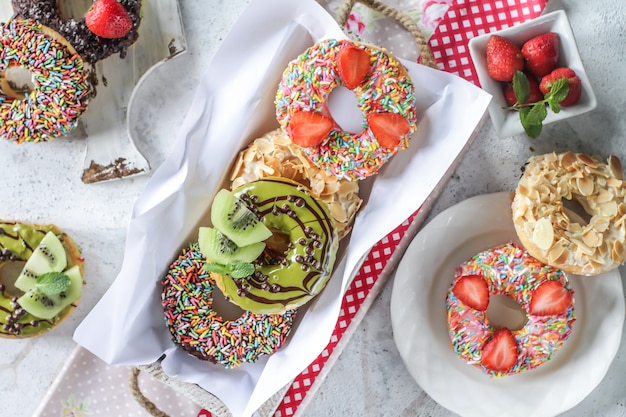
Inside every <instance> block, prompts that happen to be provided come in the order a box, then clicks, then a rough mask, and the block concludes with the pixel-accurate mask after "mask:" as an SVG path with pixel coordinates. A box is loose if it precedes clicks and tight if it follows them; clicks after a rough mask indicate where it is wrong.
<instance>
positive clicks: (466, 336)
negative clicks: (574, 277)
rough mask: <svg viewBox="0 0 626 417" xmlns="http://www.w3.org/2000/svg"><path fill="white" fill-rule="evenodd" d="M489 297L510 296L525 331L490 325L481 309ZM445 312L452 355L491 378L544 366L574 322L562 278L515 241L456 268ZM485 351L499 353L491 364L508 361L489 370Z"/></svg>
mask: <svg viewBox="0 0 626 417" xmlns="http://www.w3.org/2000/svg"><path fill="white" fill-rule="evenodd" d="M492 294H501V295H506V296H509V297H511V298H512V299H514V300H515V301H516V302H517V303H518V304H519V305H520V306H521V307H522V309H523V310H524V312H525V313H526V315H527V319H528V320H527V322H526V324H525V325H524V327H522V328H521V329H518V330H509V329H507V328H506V327H503V328H497V327H496V326H494V325H493V324H492V323H491V322H490V320H489V318H488V317H487V314H486V309H487V305H488V303H489V297H490V295H492ZM446 308H447V311H448V332H449V335H450V340H451V345H452V348H453V349H454V351H455V352H456V353H457V355H459V356H460V357H461V358H463V359H465V360H466V361H467V362H468V363H469V364H471V365H474V366H476V367H478V368H480V369H482V370H483V371H484V372H485V373H486V374H488V375H491V376H495V377H501V376H504V375H511V374H516V373H519V372H522V371H526V370H530V369H533V368H536V367H537V366H539V365H541V364H543V363H545V362H547V361H548V360H549V359H550V358H551V357H552V355H553V354H554V353H555V352H556V351H557V350H558V349H559V348H561V346H562V345H563V343H564V342H565V341H566V340H567V339H568V337H569V335H570V333H571V331H572V324H573V323H574V321H575V317H574V299H573V291H572V290H571V289H570V287H569V283H568V280H567V277H566V276H565V274H564V273H563V272H562V271H561V270H558V269H555V268H553V267H550V266H547V265H544V264H542V263H541V262H539V261H537V260H536V259H535V258H533V257H532V256H530V255H528V253H527V252H526V251H525V250H524V249H523V248H522V247H520V246H518V245H517V244H514V243H508V244H504V245H500V246H497V247H495V248H492V249H489V250H486V251H484V252H480V253H479V254H477V255H475V256H474V257H472V258H471V259H469V260H468V261H466V262H465V263H463V264H461V265H460V266H459V267H458V268H457V270H456V273H455V278H454V282H453V283H452V285H451V287H450V290H449V291H448V295H447V297H446ZM511 336H512V337H511ZM507 337H508V338H507ZM496 342H497V343H496ZM490 345H491V346H490ZM488 351H490V353H491V352H496V353H497V354H500V356H498V355H497V354H496V355H494V356H498V358H497V360H496V361H499V360H501V361H502V362H507V361H508V359H510V362H509V363H508V364H507V365H505V366H504V367H494V366H492V363H493V362H494V360H493V358H488ZM507 355H508V356H509V357H510V358H507Z"/></svg>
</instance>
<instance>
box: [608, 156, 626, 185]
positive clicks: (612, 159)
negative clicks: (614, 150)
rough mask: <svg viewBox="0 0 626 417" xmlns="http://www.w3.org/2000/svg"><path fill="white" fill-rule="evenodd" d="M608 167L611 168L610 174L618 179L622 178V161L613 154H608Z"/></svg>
mask: <svg viewBox="0 0 626 417" xmlns="http://www.w3.org/2000/svg"><path fill="white" fill-rule="evenodd" d="M608 162H609V169H610V170H611V175H613V177H615V178H617V179H618V180H623V179H624V170H623V169H622V162H621V161H620V160H619V158H618V157H617V156H615V155H610V156H609V161H608Z"/></svg>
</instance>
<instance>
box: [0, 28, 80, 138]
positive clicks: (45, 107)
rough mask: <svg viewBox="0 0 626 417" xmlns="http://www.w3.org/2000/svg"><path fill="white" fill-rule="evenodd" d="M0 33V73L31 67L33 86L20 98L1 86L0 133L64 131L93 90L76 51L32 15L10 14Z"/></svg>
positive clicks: (52, 134)
mask: <svg viewBox="0 0 626 417" xmlns="http://www.w3.org/2000/svg"><path fill="white" fill-rule="evenodd" d="M1 36H2V38H1V39H0V48H1V49H0V77H2V76H4V72H5V71H6V70H7V69H8V68H9V67H21V68H24V69H26V70H28V71H29V72H30V73H31V75H32V83H33V86H34V88H33V90H32V91H31V92H30V93H28V95H27V96H26V97H24V98H23V99H17V98H15V97H10V96H8V95H7V94H6V92H0V136H3V137H4V138H6V139H7V140H10V141H13V142H16V143H23V142H44V141H48V140H50V139H53V138H56V137H59V136H63V135H65V134H67V133H69V132H70V131H71V130H72V129H74V128H75V127H76V125H77V123H78V118H79V117H80V116H81V114H82V113H83V112H84V111H85V110H86V109H87V103H88V101H89V98H90V97H91V94H92V88H91V84H90V82H89V80H88V73H87V71H86V70H85V69H84V67H83V60H82V59H81V57H80V56H79V55H78V54H76V53H73V52H71V51H70V49H69V48H68V47H67V46H66V45H65V44H63V43H62V42H61V41H59V40H58V39H55V38H54V37H52V36H50V35H48V34H46V33H44V31H43V27H42V25H40V24H38V23H37V22H35V21H33V20H11V21H10V22H9V23H7V24H6V25H3V26H2V33H1Z"/></svg>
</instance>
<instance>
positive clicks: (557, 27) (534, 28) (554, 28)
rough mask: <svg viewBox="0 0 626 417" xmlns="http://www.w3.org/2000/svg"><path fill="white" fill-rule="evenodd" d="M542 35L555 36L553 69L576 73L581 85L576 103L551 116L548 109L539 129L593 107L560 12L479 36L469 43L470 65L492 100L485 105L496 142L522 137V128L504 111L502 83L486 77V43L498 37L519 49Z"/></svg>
mask: <svg viewBox="0 0 626 417" xmlns="http://www.w3.org/2000/svg"><path fill="white" fill-rule="evenodd" d="M546 32H555V33H557V34H558V35H559V41H560V51H559V60H558V62H557V67H569V68H571V69H572V70H574V72H576V75H578V77H579V78H580V81H581V84H582V94H581V97H580V100H579V101H578V103H576V104H574V105H573V106H568V107H561V111H560V112H559V113H554V112H552V111H551V110H550V109H548V116H547V117H546V119H545V120H544V121H543V125H544V126H545V125H546V124H549V123H554V122H557V121H560V120H565V119H567V118H570V117H574V116H578V115H579V114H583V113H586V112H588V111H591V110H593V109H594V108H596V106H597V101H596V96H595V95H594V93H593V90H592V88H591V84H590V83H589V79H588V78H587V74H586V72H585V69H584V68H583V64H582V61H581V60H580V55H579V53H578V47H577V46H576V39H575V38H574V34H573V33H572V28H571V26H570V23H569V19H568V18H567V15H566V14H565V12H564V11H563V10H557V11H554V12H551V13H548V14H545V15H543V16H540V17H538V18H536V19H533V20H529V21H527V22H524V23H521V24H519V25H516V26H513V27H510V28H506V29H502V30H499V31H495V32H491V33H486V34H484V35H479V36H476V37H474V38H472V39H470V41H469V49H470V55H471V57H472V60H473V61H474V67H475V68H476V72H477V74H478V79H479V81H480V84H481V87H482V89H483V90H485V91H487V92H488V93H489V94H491V95H492V96H493V99H492V100H491V103H490V104H489V116H490V117H491V120H492V122H493V125H494V127H495V129H496V132H497V134H498V136H499V137H500V138H506V137H509V136H513V135H519V134H522V133H524V128H523V127H522V124H521V122H520V118H519V113H518V112H517V111H511V110H504V108H505V107H507V106H508V105H507V103H506V101H505V99H504V94H503V93H502V89H503V88H504V83H502V82H500V81H496V80H494V79H492V78H491V77H490V76H489V74H488V73H487V60H486V51H487V40H488V39H489V37H490V36H491V35H500V36H502V37H503V38H506V39H508V40H510V41H512V42H513V43H515V44H516V45H518V46H519V47H520V48H521V47H522V45H523V44H524V42H526V41H528V40H529V39H531V38H533V37H535V36H538V35H541V34H543V33H546Z"/></svg>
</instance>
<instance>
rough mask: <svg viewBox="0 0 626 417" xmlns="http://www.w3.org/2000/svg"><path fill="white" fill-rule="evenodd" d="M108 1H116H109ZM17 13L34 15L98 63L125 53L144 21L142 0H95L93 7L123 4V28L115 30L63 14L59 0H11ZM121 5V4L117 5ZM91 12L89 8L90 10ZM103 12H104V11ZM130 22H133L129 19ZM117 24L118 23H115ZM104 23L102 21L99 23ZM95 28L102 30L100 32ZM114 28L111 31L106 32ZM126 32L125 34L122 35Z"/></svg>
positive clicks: (30, 16)
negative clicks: (95, 25) (97, 26)
mask: <svg viewBox="0 0 626 417" xmlns="http://www.w3.org/2000/svg"><path fill="white" fill-rule="evenodd" d="M108 3H117V5H116V4H113V5H109V4H108ZM11 4H12V6H13V10H14V12H15V14H16V16H18V17H20V18H23V19H32V20H35V21H37V22H39V23H41V24H42V25H44V26H47V27H49V28H51V29H53V30H54V31H56V32H58V33H59V34H61V36H63V37H64V38H65V39H66V40H67V41H68V42H69V43H70V44H71V45H72V46H73V47H74V48H75V49H76V51H77V52H78V54H79V55H80V56H81V57H82V58H83V59H84V60H85V61H86V62H88V63H90V64H95V63H96V62H98V61H100V60H103V59H105V58H107V57H109V56H111V55H113V54H116V53H119V55H120V58H124V57H125V56H126V52H127V50H128V48H129V47H130V46H131V45H132V44H133V43H135V42H136V41H137V38H138V37H139V34H138V29H139V24H140V22H141V0H96V1H94V4H93V5H92V9H91V10H93V9H94V8H102V9H104V8H105V7H107V8H120V7H121V8H122V9H123V11H122V10H121V9H120V11H118V12H116V13H117V14H118V15H119V16H121V17H117V19H118V21H119V19H123V20H124V22H125V23H124V30H123V31H122V32H120V33H115V31H116V30H115V29H109V28H107V29H105V30H104V31H103V32H101V31H99V30H98V29H94V27H91V28H90V27H89V26H88V21H87V19H86V18H85V17H84V16H83V17H81V18H80V19H72V18H64V17H63V16H62V13H61V12H60V11H59V8H58V7H57V0H11ZM118 5H119V6H118ZM88 13H89V11H88ZM102 15H103V16H104V14H102ZM128 22H130V23H128ZM116 25H117V24H116ZM99 26H103V25H99ZM92 30H95V32H97V33H99V34H100V35H103V36H99V35H97V34H96V33H94V31H92ZM110 31H113V32H112V33H107V32H110ZM122 34H123V35H122Z"/></svg>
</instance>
